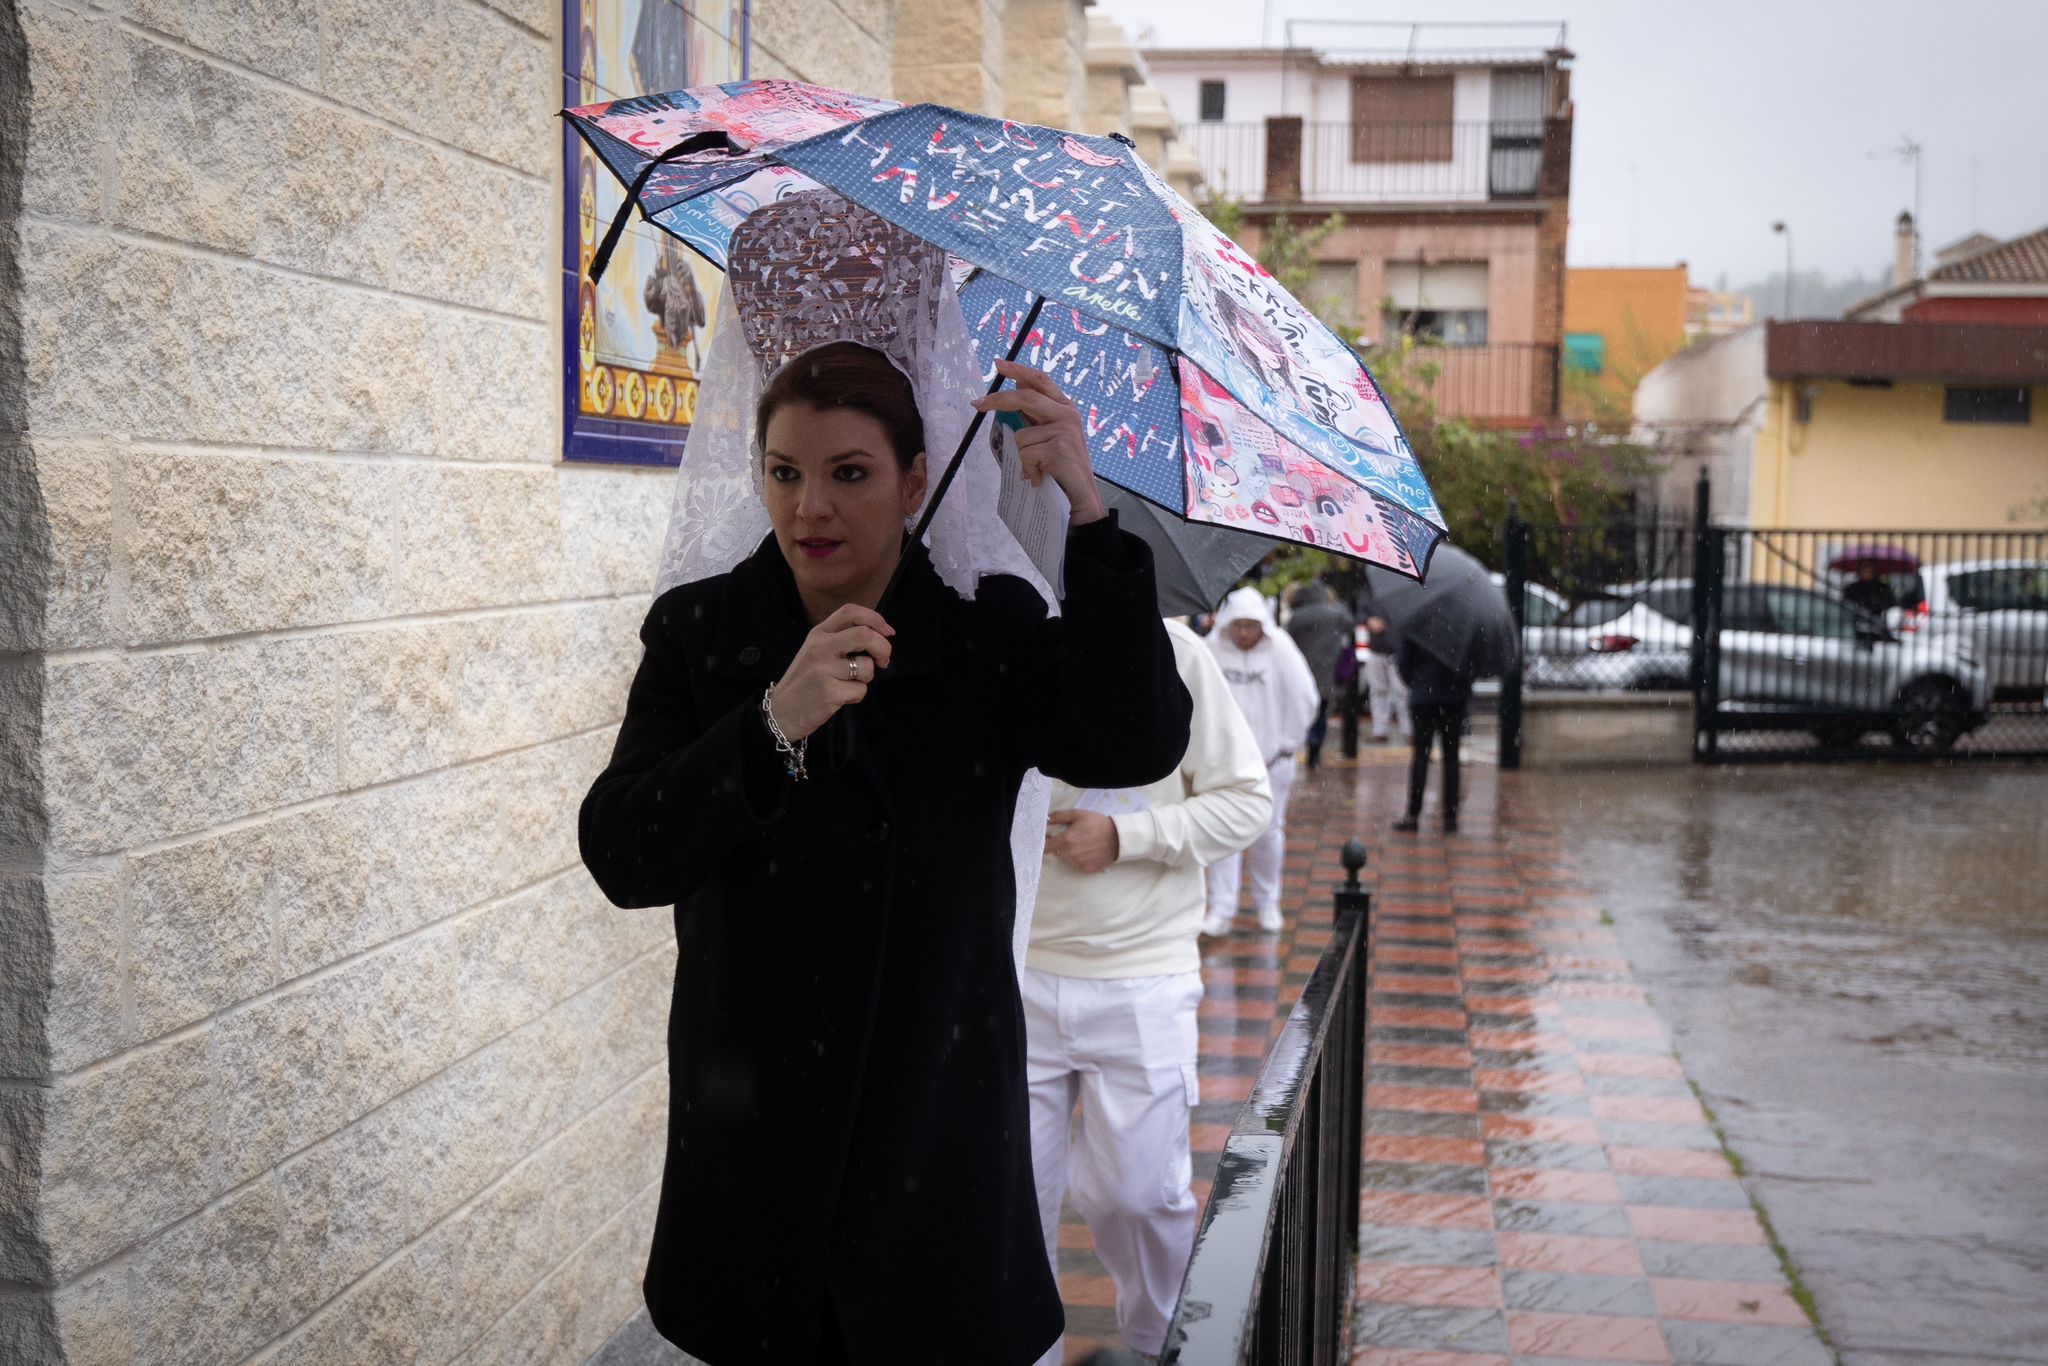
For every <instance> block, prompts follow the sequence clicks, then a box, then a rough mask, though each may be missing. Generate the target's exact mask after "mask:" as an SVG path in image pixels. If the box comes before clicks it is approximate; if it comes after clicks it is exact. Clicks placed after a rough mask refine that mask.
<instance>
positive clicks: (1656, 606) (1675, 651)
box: [1523, 579, 1692, 692]
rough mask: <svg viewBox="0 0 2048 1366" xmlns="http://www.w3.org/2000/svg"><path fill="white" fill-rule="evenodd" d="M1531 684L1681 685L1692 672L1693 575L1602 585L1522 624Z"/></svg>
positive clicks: (1633, 688) (1654, 688)
mask: <svg viewBox="0 0 2048 1366" xmlns="http://www.w3.org/2000/svg"><path fill="white" fill-rule="evenodd" d="M1524 634H1525V636H1527V637H1528V638H1527V639H1526V640H1525V641H1524V646H1525V650H1524V658H1525V660H1526V661H1527V662H1526V664H1525V665H1524V670H1523V677H1524V678H1525V679H1526V680H1527V681H1528V682H1529V684H1530V685H1531V686H1532V687H1540V688H1607V689H1620V690H1624V691H1628V692H1664V691H1683V690H1684V689H1685V688H1687V687H1688V686H1690V685H1689V683H1688V679H1689V677H1690V676H1691V672H1692V581H1691V580H1690V579H1658V580H1652V581H1650V582H1647V583H1642V584H1627V585H1623V586H1620V587H1616V588H1610V589H1602V590H1601V591H1600V592H1599V593H1597V594H1595V595H1594V596H1592V597H1589V598H1586V599H1585V600H1583V601H1581V602H1578V603H1576V604H1574V605H1573V606H1572V607H1571V608H1569V609H1568V610H1567V611H1565V612H1564V613H1562V614H1561V615H1560V616H1559V617H1558V618H1557V619H1556V620H1555V622H1554V623H1552V624H1551V625H1549V626H1547V627H1546V628H1544V629H1543V630H1542V631H1540V632H1536V631H1530V632H1525V633H1524Z"/></svg>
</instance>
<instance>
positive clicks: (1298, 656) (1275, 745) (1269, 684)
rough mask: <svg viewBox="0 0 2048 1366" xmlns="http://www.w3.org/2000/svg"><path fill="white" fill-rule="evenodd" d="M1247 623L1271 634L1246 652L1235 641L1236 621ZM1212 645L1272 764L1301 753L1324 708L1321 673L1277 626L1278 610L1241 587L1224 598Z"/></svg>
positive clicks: (1254, 592)
mask: <svg viewBox="0 0 2048 1366" xmlns="http://www.w3.org/2000/svg"><path fill="white" fill-rule="evenodd" d="M1247 619H1249V620H1253V621H1256V622H1258V623H1259V625H1261V626H1263V627H1264V628H1265V631H1266V633H1265V635H1264V636H1262V637H1261V638H1260V640H1259V643H1258V644H1256V645H1254V646H1252V648H1251V649H1249V650H1240V649H1238V648H1237V645H1236V644H1235V643H1234V642H1233V641H1232V640H1231V638H1230V623H1231V622H1233V621H1244V620H1247ZM1208 646H1209V650H1210V652H1211V653H1212V654H1214V655H1215V656H1216V663H1217V664H1218V665H1219V666H1221V667H1222V669H1223V676H1224V678H1225V679H1227V680H1228V681H1229V683H1230V693H1231V696H1233V697H1235V698H1236V699H1237V705H1238V709H1239V710H1241V711H1242V712H1243V713H1244V719H1245V720H1246V721H1247V722H1249V723H1250V724H1251V728H1252V734H1253V736H1255V737H1256V738H1257V739H1258V742H1259V749H1260V751H1261V753H1263V754H1264V756H1265V758H1266V762H1268V763H1271V762H1273V761H1274V760H1275V759H1278V758H1280V757H1281V756H1282V755H1287V754H1292V753H1294V752H1295V751H1296V750H1298V749H1300V748H1301V746H1302V742H1303V741H1304V740H1305V739H1306V738H1307V735H1308V728H1309V726H1310V725H1311V724H1313V723H1314V721H1315V719H1316V711H1317V709H1318V708H1319V707H1320V706H1321V705H1322V701H1321V698H1320V697H1319V696H1318V694H1317V692H1316V679H1315V674H1314V673H1312V672H1311V671H1310V669H1309V667H1308V661H1307V660H1306V659H1304V658H1303V657H1302V653H1301V647H1300V646H1298V645H1296V644H1295V643H1294V642H1293V640H1291V639H1289V637H1288V635H1287V633H1286V632H1285V631H1283V630H1281V629H1280V628H1279V627H1278V626H1277V625H1275V624H1274V621H1273V613H1272V609H1271V608H1269V607H1268V606H1267V605H1266V599H1265V598H1264V597H1263V596H1262V595H1261V594H1260V593H1259V590H1258V589H1256V588H1240V589H1238V590H1236V591H1235V592H1233V593H1232V594H1231V595H1230V596H1229V597H1227V598H1225V599H1224V600H1223V606H1222V609H1221V610H1219V611H1218V612H1217V613H1216V625H1215V628H1214V629H1213V630H1211V631H1210V632H1209V638H1208Z"/></svg>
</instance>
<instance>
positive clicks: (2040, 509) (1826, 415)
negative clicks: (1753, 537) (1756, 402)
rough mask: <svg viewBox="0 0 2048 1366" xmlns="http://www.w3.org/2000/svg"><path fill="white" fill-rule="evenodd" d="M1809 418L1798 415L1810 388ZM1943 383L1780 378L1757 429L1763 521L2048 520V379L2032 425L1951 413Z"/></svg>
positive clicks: (1759, 521) (1756, 483)
mask: <svg viewBox="0 0 2048 1366" xmlns="http://www.w3.org/2000/svg"><path fill="white" fill-rule="evenodd" d="M1802 388H1804V389H1807V390H1809V391H1810V395H1811V397H1810V405H1811V406H1810V410H1809V414H1808V420H1807V421H1805V422H1800V421H1799V420H1797V405H1798V398H1799V391H1800V390H1801V389H1802ZM1942 389H1943V386H1942V385H1940V384H1927V383H1906V382H1901V383H1898V384H1896V385H1894V386H1893V387H1891V388H1889V389H1879V388H1862V387H1858V386H1855V385H1852V384H1850V383H1848V382H1847V381H1846V380H1773V381H1771V383H1770V393H1769V398H1768V402H1767V405H1766V408H1765V412H1764V423H1763V426H1762V428H1761V429H1760V430H1759V431H1758V432H1757V439H1756V457H1755V465H1754V470H1753V475H1754V477H1753V478H1752V480H1751V482H1750V521H1751V525H1753V526H1758V527H1810V528H1816V529H1819V528H1841V529H1845V530H1847V529H1888V528H1925V529H1928V530H1991V529H2004V530H2012V531H2027V530H2037V529H2043V528H2048V386H2043V387H2037V388H2035V390H2034V391H2033V420H2032V421H2031V422H2029V423H2028V424H2026V425H2025V426H2019V425H2006V424H2000V423H1976V422H1944V421H1943V420H1942V416H1941V408H1942Z"/></svg>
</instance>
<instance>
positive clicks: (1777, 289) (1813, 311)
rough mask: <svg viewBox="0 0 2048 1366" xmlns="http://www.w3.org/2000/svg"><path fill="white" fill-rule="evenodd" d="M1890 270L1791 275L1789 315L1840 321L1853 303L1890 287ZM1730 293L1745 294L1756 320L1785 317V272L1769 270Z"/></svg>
mask: <svg viewBox="0 0 2048 1366" xmlns="http://www.w3.org/2000/svg"><path fill="white" fill-rule="evenodd" d="M1890 280H1891V274H1890V272H1889V271H1885V272H1879V273H1874V274H1870V275H1864V274H1861V273H1860V272H1859V273H1853V274H1849V275H1844V276H1842V277H1840V278H1835V277H1833V276H1830V275H1827V274H1825V273H1823V272H1821V271H1818V270H1800V271H1794V272H1793V274H1792V316H1793V317H1796V318H1839V317H1841V316H1842V310H1843V309H1845V308H1847V307H1848V306H1849V305H1851V304H1853V303H1859V302H1861V301H1862V300H1864V299H1867V298H1869V297H1870V296H1871V295H1873V294H1879V293H1882V292H1883V291H1884V290H1885V289H1886V288H1888V287H1889V283H1890ZM1729 292H1730V293H1732V294H1747V295H1748V296H1749V297H1750V301H1751V302H1752V303H1754V304H1755V305H1756V315H1757V317H1759V318H1778V317H1782V316H1784V312H1785V308H1784V304H1785V272H1783V271H1782V270H1779V271H1772V272H1771V273H1770V274H1769V275H1767V276H1765V277H1764V278H1763V279H1761V280H1758V281H1756V282H1755V283H1753V284H1746V285H1737V286H1735V287H1734V288H1733V289H1732V290H1730V291H1729Z"/></svg>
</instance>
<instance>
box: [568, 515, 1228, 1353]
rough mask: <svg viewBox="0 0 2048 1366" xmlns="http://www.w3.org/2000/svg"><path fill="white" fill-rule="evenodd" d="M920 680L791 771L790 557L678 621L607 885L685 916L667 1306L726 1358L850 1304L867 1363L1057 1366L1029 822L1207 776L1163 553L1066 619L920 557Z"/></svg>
mask: <svg viewBox="0 0 2048 1366" xmlns="http://www.w3.org/2000/svg"><path fill="white" fill-rule="evenodd" d="M913 553H914V554H915V555H916V557H917V558H916V561H915V562H914V564H913V565H912V567H911V569H910V570H909V571H908V572H907V573H906V575H905V577H904V580H903V583H902V585H901V586H900V588H899V589H898V597H897V600H896V602H895V603H894V604H893V605H892V606H891V608H890V611H889V613H888V616H889V620H890V624H891V625H892V626H894V627H895V628H896V630H897V634H896V636H895V638H894V640H893V642H892V644H893V646H894V657H893V662H892V663H891V665H890V667H889V668H888V669H887V670H885V671H884V673H883V675H882V677H881V678H880V679H879V680H878V681H877V682H876V683H875V685H874V686H873V688H872V689H871V690H870V691H869V694H868V696H867V698H866V700H864V701H863V702H861V703H860V704H858V705H856V706H854V707H849V708H846V709H843V710H842V711H841V712H840V713H839V714H838V716H836V717H835V718H834V719H833V720H832V721H831V722H829V723H828V724H827V725H826V726H825V727H824V728H823V729H822V730H820V731H819V732H818V733H817V734H816V735H814V736H813V737H812V739H811V744H810V752H809V760H808V768H809V772H810V776H809V778H808V779H807V780H805V781H803V782H794V781H791V780H790V779H789V777H788V776H787V775H786V774H785V772H784V768H783V762H782V759H781V757H780V756H779V755H778V754H777V753H776V752H775V749H774V746H773V742H772V741H771V739H770V737H769V735H768V732H767V730H766V727H765V725H764V724H763V722H762V720H761V715H760V699H761V694H762V690H763V689H764V688H765V687H766V685H767V684H769V683H771V682H773V681H774V680H775V679H777V678H779V677H780V676H781V675H782V673H783V672H784V670H785V669H787V668H788V666H789V664H790V661H791V660H792V659H793V658H794V656H795V654H796V651H797V649H798V647H799V646H800V645H801V644H802V642H803V639H804V636H805V634H806V633H807V632H808V630H809V623H808V621H807V620H806V618H805V617H804V614H803V610H802V607H801V605H800V602H799V600H798V597H797V592H796V584H795V580H794V578H793V577H792V576H791V574H790V571H789V567H788V566H787V564H785V563H784V561H783V559H782V556H781V554H780V552H779V551H778V550H777V548H776V546H775V542H774V540H773V538H772V537H771V538H769V539H768V540H765V541H764V542H763V543H762V545H761V547H760V548H759V549H758V550H756V551H755V552H754V554H753V555H752V556H751V557H750V558H748V559H747V560H746V561H744V562H743V563H741V564H740V565H739V566H738V568H736V569H734V570H733V571H732V572H731V573H729V574H723V575H719V576H717V577H714V578H710V579H704V580H701V581H699V582H695V583H688V584H684V585H682V586H680V587H678V588H675V589H672V590H671V591H669V592H667V593H664V594H663V595H662V596H661V597H660V598H659V599H657V600H656V601H655V604H654V607H653V610H652V611H650V612H649V614H648V616H647V621H646V624H645V625H644V626H643V627H642V629H641V639H642V641H643V642H644V643H645V645H646V654H645V656H644V658H643V659H642V662H641V665H640V670H639V673H638V675H637V676H636V677H635V678H634V680H633V687H632V692H631V694H630V696H629V699H628V701H627V706H626V719H625V724H624V726H623V727H622V729H621V730H620V732H619V739H618V745H617V748H616V749H615V750H614V751H613V754H612V760H611V764H610V766H609V767H607V768H606V769H605V771H604V773H603V774H602V775H601V776H600V777H599V778H598V779H597V781H596V783H595V784H594V785H593V786H592V787H591V789H590V793H589V795H588V796H587V797H586V798H585V799H584V803H583V809H582V814H581V820H580V826H579V834H580V838H581V841H582V852H583V860H584V862H585V863H586V864H587V865H588V866H589V868H590V871H591V873H592V874H593V875H594V876H595V877H596V879H597V882H598V885H599V886H600V887H602V888H603V890H604V892H605V895H606V896H608V897H610V898H611V900H612V901H613V902H614V903H616V904H618V905H620V906H666V905H674V906H675V916H676V939H677V945H678V956H677V963H676V982H675V994H674V998H673V1000H672V1002H671V1004H670V1012H669V1077H670V1087H671V1090H670V1102H669V1106H670V1108H669V1129H668V1156H667V1165H666V1168H665V1171H664V1175H663V1180H662V1190H661V1204H660V1211H659V1214H658V1216H657V1221H656V1227H655V1232H654V1244H653V1249H652V1252H651V1254H650V1256H649V1258H648V1265H647V1275H646V1280H645V1282H644V1289H645V1291H646V1296H647V1305H648V1309H649V1311H650V1312H651V1314H652V1317H653V1320H654V1324H655V1326H656V1327H657V1328H659V1329H660V1330H661V1332H662V1334H663V1335H664V1336H665V1337H667V1338H668V1339H669V1340H671V1341H672V1342H674V1343H676V1344H677V1345H679V1346H681V1347H682V1348H684V1349H685V1350H686V1351H688V1352H690V1353H692V1354H694V1355H696V1356H698V1357H701V1358H703V1359H704V1360H706V1361H707V1362H710V1363H711V1366H743V1364H744V1363H761V1364H762V1366H783V1364H784V1363H787V1364H789V1366H798V1364H799V1363H802V1364H807V1363H809V1362H810V1361H811V1360H812V1359H813V1354H814V1352H815V1351H816V1346H817V1337H818V1329H819V1325H820V1324H821V1323H822V1322H823V1320H824V1318H825V1316H826V1313H827V1301H828V1297H829V1304H830V1313H831V1315H832V1316H833V1318H835V1319H836V1320H837V1322H838V1323H839V1325H840V1329H841V1332H842V1334H843V1336H844V1338H845V1340H846V1344H847V1347H848V1349H849V1351H850V1354H851V1359H852V1361H853V1362H854V1363H856V1366H859V1364H860V1363H872V1362H881V1361H890V1362H906V1363H914V1362H931V1363H941V1362H943V1363H945V1364H946V1366H958V1364H959V1363H961V1362H969V1361H972V1362H976V1363H1016V1364H1017V1366H1025V1364H1026V1363H1029V1362H1032V1361H1034V1360H1035V1359H1036V1358H1037V1357H1038V1356H1039V1354H1040V1353H1041V1352H1043V1351H1044V1349H1045V1348H1047V1347H1048V1346H1050V1345H1051V1344H1052V1342H1053V1340H1054V1339H1055V1338H1056V1337H1058V1336H1059V1334H1060V1331H1061V1326H1062V1315H1061V1310H1060V1302H1059V1294H1058V1289H1057V1286H1056V1283H1055V1281H1054V1279H1053V1274H1052V1271H1051V1269H1050V1268H1049V1267H1048V1266H1047V1265H1046V1258H1045V1244H1044V1241H1043V1238H1042V1235H1041V1234H1040V1231H1039V1226H1038V1207H1037V1197H1036V1193H1035V1187H1034V1185H1033V1182H1032V1174H1031V1142H1030V1139H1031V1126H1030V1121H1029V1119H1028V1117H1027V1112H1026V1104H1025V1087H1024V1022H1023V1014H1022V1010H1021V1007H1020V1005H1019V1001H1018V995H1017V979H1016V967H1015V964H1014V960H1013V958H1012V956H1011V929H1012V925H1013V920H1014V908H1015V885H1014V880H1013V870H1012V867H1011V857H1010V826H1011V818H1012V814H1013V811H1014V808H1015V801H1016V794H1017V787H1018V783H1019V781H1020V780H1021V778H1022V776H1023V773H1024V771H1025V770H1026V769H1028V768H1032V767H1037V768H1039V769H1042V770H1044V771H1045V772H1046V773H1049V774H1051V775H1053V776H1055V777H1059V778H1063V779H1065V780H1066V781H1068V782H1070V783H1073V784H1075V785H1076V786H1080V787H1132V786H1137V785H1140V784H1143V783H1148V782H1153V781H1156V780H1157V779H1159V778H1161V777H1163V776H1165V775H1166V774H1167V773H1169V772H1171V771H1172V770H1173V768H1174V766H1175V765H1176V764H1178V763H1179V762H1180V759H1181V755H1182V754H1183V753H1184V752H1185V750H1186V748H1187V742H1188V717H1189V712H1190V703H1189V700H1188V694H1187V690H1186V689H1185V688H1184V687H1183V686H1182V684H1181V681H1180V675H1179V672H1178V671H1177V670H1176V669H1175V667H1174V662H1173V649H1172V646H1171V644H1170V643H1169V641H1168V638H1167V635H1166V632H1165V630H1164V628H1163V627H1162V626H1161V624H1160V620H1159V609H1158V605H1157V598H1156V595H1155V589H1154V585H1153V575H1152V564H1151V557H1150V552H1149V551H1147V549H1146V548H1145V545H1144V543H1143V542H1142V541H1140V540H1139V539H1138V538H1137V537H1135V536H1131V535H1128V534H1126V533H1124V532H1122V531H1120V530H1118V529H1117V527H1116V525H1115V523H1114V521H1113V520H1107V521H1102V522H1096V523H1093V524H1091V525H1088V526H1084V527H1078V528H1076V529H1074V530H1073V531H1072V532H1071V533H1070V534H1069V536H1068V538H1067V562H1066V587H1067V598H1066V600H1065V601H1064V603H1063V604H1062V615H1061V616H1059V617H1055V618H1048V617H1047V615H1046V612H1045V608H1044V605H1043V603H1042V602H1041V601H1040V599H1039V597H1038V595H1037V593H1036V592H1035V591H1033V590H1032V589H1031V587H1030V586H1029V585H1027V584H1025V583H1024V582H1023V581H1021V580H1019V579H1015V578H1011V577H995V578H987V579H984V580H982V582H981V584H980V586H979V588H978V590H977V593H976V597H975V599H974V600H973V601H971V602H970V601H966V600H963V599H961V598H960V597H959V596H957V595H956V594H955V593H953V591H952V590H951V589H949V588H947V587H946V586H945V585H944V584H943V583H942V582H941V581H940V580H939V577H938V575H937V573H936V572H935V571H934V570H933V569H932V567H931V565H930V562H929V560H928V559H927V558H926V557H925V556H924V553H923V552H922V551H921V550H917V551H914V552H913Z"/></svg>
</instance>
